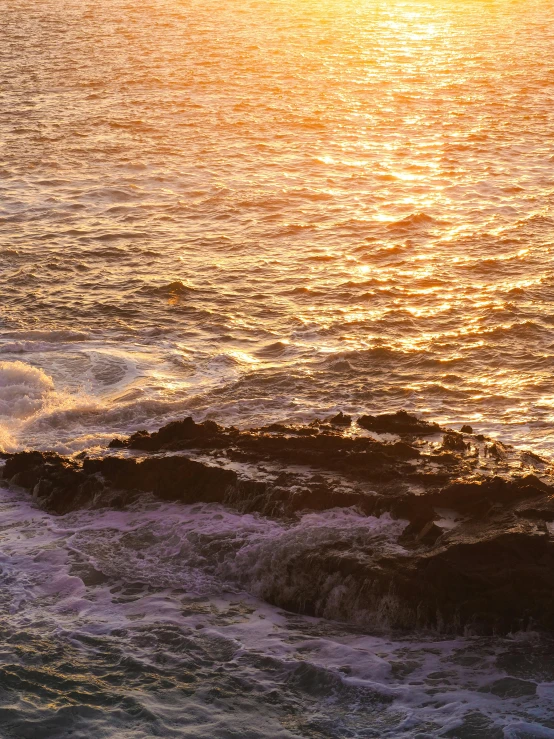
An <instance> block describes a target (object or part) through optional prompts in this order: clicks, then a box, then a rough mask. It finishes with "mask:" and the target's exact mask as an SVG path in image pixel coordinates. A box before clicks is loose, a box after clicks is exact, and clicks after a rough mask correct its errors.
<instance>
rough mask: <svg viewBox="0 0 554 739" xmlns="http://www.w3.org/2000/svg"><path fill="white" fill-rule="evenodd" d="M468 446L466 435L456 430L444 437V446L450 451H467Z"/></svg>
mask: <svg viewBox="0 0 554 739" xmlns="http://www.w3.org/2000/svg"><path fill="white" fill-rule="evenodd" d="M468 446H469V445H468V444H466V443H465V441H464V437H463V436H462V435H461V434H458V433H456V432H455V431H449V432H448V433H447V434H445V435H444V436H443V437H442V447H443V449H447V450H448V451H453V452H465V451H466V450H467V448H468Z"/></svg>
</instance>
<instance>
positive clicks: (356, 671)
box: [0, 0, 554, 739]
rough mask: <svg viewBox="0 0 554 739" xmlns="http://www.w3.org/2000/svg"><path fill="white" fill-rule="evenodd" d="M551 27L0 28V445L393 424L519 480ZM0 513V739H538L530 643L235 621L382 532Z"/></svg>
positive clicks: (132, 515) (541, 285) (548, 319)
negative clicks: (322, 562) (485, 448)
mask: <svg viewBox="0 0 554 739" xmlns="http://www.w3.org/2000/svg"><path fill="white" fill-rule="evenodd" d="M553 8H554V6H553V4H552V3H551V2H549V0H536V1H535V0H534V1H533V2H527V3H522V2H513V1H512V0H502V2H487V3H484V2H480V1H479V0H460V1H459V2H456V3H454V2H449V3H445V2H443V1H442V0H413V1H412V0H407V1H405V0H402V2H400V0H398V2H397V1H396V0H375V2H371V3H368V2H365V1H363V0H344V1H342V0H341V1H340V2H338V0H323V2H319V1H318V2H315V0H303V2H301V3H298V2H294V0H278V1H277V2H276V1H275V0H260V1H259V2H249V1H247V0H229V1H228V2H225V3H222V2H221V1H220V0H203V2H175V0H144V1H143V2H141V3H136V2H131V1H130V0H98V1H97V2H95V3H88V4H83V3H82V2H81V1H80V0H65V1H64V3H61V4H60V3H48V2H46V3H29V2H26V1H25V0H10V1H9V2H7V1H2V0H0V14H1V17H2V52H3V56H2V67H1V71H0V77H1V79H0V82H1V83H2V95H3V98H2V100H3V103H5V104H4V106H3V113H5V114H3V115H2V116H1V117H0V229H1V233H0V262H1V263H0V288H1V290H2V301H1V305H0V450H1V449H3V450H7V451H11V450H17V449H22V448H38V449H54V450H58V451H60V452H63V453H73V452H77V451H80V450H83V449H98V448H99V447H101V448H104V447H105V445H106V443H107V442H108V441H109V440H110V439H111V438H112V437H113V436H116V435H125V434H128V433H131V432H133V431H136V430H137V429H139V428H147V429H150V430H152V429H155V428H157V427H158V426H160V425H162V424H163V423H166V422H167V421H170V420H173V419H175V418H178V417H182V416H184V415H189V414H193V415H194V416H195V418H196V419H197V420H202V419H204V418H213V419H215V420H217V421H219V422H222V423H225V424H236V425H240V426H247V425H254V424H262V423H268V422H272V421H293V420H295V421H305V422H309V421H311V420H313V419H314V417H316V416H320V417H324V416H327V415H330V414H332V413H333V414H334V413H336V412H338V411H339V410H342V411H344V412H347V413H351V414H353V415H354V416H355V415H356V414H359V413H364V412H372V413H376V412H390V411H394V410H397V409H400V408H405V409H406V410H408V411H415V412H417V413H419V414H421V415H422V416H424V417H427V418H432V419H433V420H436V421H439V422H441V423H443V424H449V425H454V426H459V425H461V424H463V423H468V422H469V423H470V424H471V425H472V426H473V427H474V429H475V430H476V431H477V432H482V433H486V434H491V435H493V436H499V437H501V438H502V439H503V440H504V441H508V442H512V443H516V444H518V445H520V446H525V447H529V448H531V449H533V450H535V451H536V452H539V453H546V454H552V452H553V451H554V434H553V431H552V429H553V421H554V414H553V410H552V409H553V408H554V395H553V391H552V377H551V375H552V357H553V354H552V348H553V342H552V325H553V319H552V315H551V305H552V300H553V298H554V294H553V291H552V285H553V284H554V282H553V276H554V271H553V267H552V228H553V221H552V217H551V215H550V210H549V209H550V206H551V202H552V197H553V194H554V178H553V171H554V170H553V168H552V157H551V156H550V152H549V150H548V145H549V144H548V142H549V141H551V140H552V136H553V135H554V129H553V120H554V119H553V117H552V115H551V107H552V84H553V80H552V70H551V61H550V59H551V54H550V50H551V49H552V48H554V36H553V29H554V16H553ZM0 506H1V508H2V519H1V521H0V534H1V537H0V559H1V561H0V566H1V568H2V574H1V578H2V588H1V589H0V591H1V592H0V608H1V609H2V614H3V620H2V626H1V630H2V637H3V638H2V642H1V644H0V654H1V658H2V659H1V661H0V671H1V675H0V727H1V728H0V732H1V733H2V735H6V736H8V737H33V738H34V737H39V736H44V737H48V738H49V739H53V738H55V737H60V738H61V737H63V738H64V739H65V737H69V736H72V737H74V738H75V737H80V736H82V737H87V739H90V737H101V736H107V735H110V736H112V735H117V736H118V737H121V738H122V739H127V737H129V738H130V737H133V739H136V738H137V737H145V738H146V737H152V736H179V737H184V736H190V737H194V738H195V739H199V738H200V737H210V739H211V738H213V737H236V736H243V737H252V738H254V737H256V738H257V737H262V736H264V737H265V736H271V737H275V738H276V739H278V738H281V737H283V739H284V738H285V737H287V739H290V737H300V736H301V737H308V739H322V738H323V737H330V738H331V737H332V738H333V739H335V737H345V738H346V737H399V736H406V737H412V738H413V739H424V738H426V739H428V738H429V737H437V736H445V737H453V738H454V739H456V738H457V739H470V738H471V739H475V738H476V737H478V738H480V739H481V738H482V739H499V738H500V737H505V738H508V737H509V738H511V739H527V738H528V737H549V736H553V735H554V724H553V722H552V715H553V705H552V684H553V680H554V674H553V673H552V667H551V665H552V663H553V655H554V649H553V646H552V643H551V641H550V640H549V639H548V638H546V637H544V636H541V635H537V634H519V635H514V636H513V637H512V638H510V639H507V640H478V639H459V640H456V641H448V640H444V639H439V638H438V637H430V636H429V635H420V636H419V637H417V638H416V636H415V635H412V636H410V637H406V638H404V639H402V638H398V637H395V638H393V637H392V636H390V637H387V636H386V635H384V634H383V633H380V634H379V635H376V634H375V633H374V634H373V635H368V634H367V633H364V630H365V631H371V628H372V627H375V626H376V625H379V626H380V627H382V626H383V624H384V623H386V609H384V611H383V612H382V613H381V614H379V613H375V614H367V613H359V612H358V611H357V610H356V594H355V592H351V591H350V590H349V588H348V583H346V582H334V581H333V580H332V578H329V581H328V582H327V583H324V584H323V585H322V589H321V598H322V607H323V608H324V611H325V613H326V614H327V615H328V616H329V618H330V619H331V618H343V617H345V616H346V617H347V618H348V619H349V620H350V621H351V622H352V623H357V624H359V625H360V626H359V628H358V629H355V628H354V627H353V626H351V627H347V626H344V625H340V624H338V623H334V622H332V621H330V620H329V621H317V620H314V619H310V618H306V617H296V616H293V615H292V614H290V613H285V612H283V611H279V610H277V609H275V608H272V607H270V606H269V605H267V604H266V603H265V602H264V600H262V599H267V600H271V598H272V593H275V592H276V591H277V590H279V591H280V592H284V591H286V589H287V588H296V590H297V589H298V588H299V587H301V582H300V581H297V582H293V579H291V578H290V577H289V574H290V572H294V565H295V563H296V562H299V561H304V560H307V559H308V558H309V553H310V548H311V547H320V548H324V547H326V546H332V545H334V544H339V545H341V546H348V543H349V542H350V541H354V539H356V541H358V542H366V543H367V544H368V545H371V546H372V547H376V548H377V549H379V548H383V549H386V547H390V546H392V544H391V538H392V537H393V535H394V534H395V532H396V527H397V526H398V525H399V524H398V523H397V522H392V521H390V520H389V519H387V518H383V519H380V520H375V519H362V518H361V517H359V516H358V515H357V514H356V513H355V512H353V511H346V512H345V511H342V512H338V511H334V512H329V513H326V514H311V515H309V516H304V517H302V519H300V520H299V521H297V522H295V523H294V524H292V523H291V524H287V525H285V524H283V523H278V522H276V521H271V520H268V519H263V518H259V517H254V516H239V515H238V514H236V513H232V512H230V511H228V510H225V509H222V508H218V507H210V506H198V507H193V508H190V507H189V508H186V507H184V508H183V507H178V506H167V505H162V506H160V505H159V504H156V503H154V501H152V502H151V504H148V505H146V504H145V507H143V508H141V509H136V510H133V511H128V512H125V513H120V512H117V513H116V512H109V511H104V512H95V513H91V512H82V513H75V514H71V515H69V516H65V517H63V518H60V519H53V518H51V517H49V516H47V515H45V514H43V513H41V512H40V511H38V510H36V509H35V508H33V507H32V505H31V504H30V503H29V501H28V500H27V498H25V496H21V495H20V494H19V493H18V492H17V491H7V490H3V489H2V490H0Z"/></svg>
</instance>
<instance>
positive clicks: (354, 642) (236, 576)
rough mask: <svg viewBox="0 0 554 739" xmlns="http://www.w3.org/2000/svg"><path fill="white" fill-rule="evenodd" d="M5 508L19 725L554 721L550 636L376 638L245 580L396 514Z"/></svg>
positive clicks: (505, 724)
mask: <svg viewBox="0 0 554 739" xmlns="http://www.w3.org/2000/svg"><path fill="white" fill-rule="evenodd" d="M0 506H1V509H2V522H3V523H2V535H3V545H2V554H1V562H0V565H1V568H2V574H1V577H2V583H3V587H2V598H1V603H0V608H1V609H2V616H3V626H2V630H3V636H4V639H3V641H4V644H3V648H2V665H1V668H0V669H1V671H2V675H3V679H2V694H3V695H4V696H6V697H7V696H8V695H10V696H12V697H13V698H15V695H14V694H13V692H11V691H13V690H17V691H18V697H17V699H16V700H15V703H14V702H13V701H12V703H11V706H10V707H9V708H8V707H5V708H3V709H2V712H1V713H0V721H2V726H3V728H5V729H6V730H8V731H11V732H12V733H13V735H14V736H22V737H25V736H29V737H30V736H45V737H46V736H48V737H52V736H60V737H61V736H69V735H70V732H73V733H72V734H71V735H72V736H73V735H76V736H81V735H82V736H89V737H96V736H98V737H100V736H104V735H105V734H104V732H105V731H106V730H108V731H111V732H113V731H117V732H118V733H119V732H121V733H120V735H121V736H136V737H140V736H144V737H147V736H157V735H160V736H196V737H204V736H206V737H215V736H217V737H219V736H221V737H229V736H235V735H237V732H239V731H240V732H242V733H243V734H244V735H245V736H250V737H261V736H267V735H268V732H269V734H270V735H271V736H275V737H296V736H309V737H311V736H321V737H354V736H356V737H372V736H373V737H377V736H379V737H398V736H406V737H414V738H415V737H418V738H419V739H422V738H423V737H426V738H429V737H435V736H449V737H470V736H471V737H483V739H485V737H513V738H514V739H516V738H517V739H522V738H523V737H526V736H530V737H549V736H554V723H553V722H552V721H551V716H552V710H554V682H553V680H554V674H553V672H552V652H553V650H554V644H552V642H551V641H548V640H545V639H544V637H539V636H538V635H536V634H532V633H529V634H519V635H514V636H513V637H512V638H509V639H503V640H492V639H482V638H481V639H456V640H452V639H438V638H437V637H433V638H431V639H430V638H429V636H426V635H420V637H419V638H415V637H414V636H412V637H406V638H403V639H398V638H396V639H392V638H390V637H388V636H386V635H380V636H378V635H373V636H371V635H368V634H366V633H363V631H359V630H355V629H352V628H351V627H347V626H343V625H341V624H339V623H334V624H333V623H332V622H327V621H322V620H318V619H311V618H307V617H298V616H294V615H293V614H288V613H286V612H283V611H280V610H277V609H273V608H271V607H270V606H268V605H267V604H264V603H263V602H262V601H259V600H257V599H256V598H254V597H252V595H250V594H248V592H245V591H244V590H243V586H244V584H245V583H247V584H249V586H250V587H253V589H254V590H255V589H256V588H257V587H258V583H259V580H260V572H261V571H262V570H264V571H265V575H264V577H266V578H274V577H275V573H274V565H275V566H280V563H281V562H282V560H283V551H284V550H286V549H287V548H301V547H302V546H304V545H305V544H303V543H302V539H303V540H304V541H306V540H310V539H311V540H312V543H314V541H315V542H317V541H321V540H322V539H323V540H325V539H329V538H330V537H331V538H333V537H334V538H335V540H340V539H341V538H342V539H343V540H344V537H348V536H360V534H361V532H364V533H365V536H367V537H368V541H370V540H371V541H372V542H373V543H374V545H375V543H376V542H379V539H380V536H382V534H383V532H384V530H385V529H386V528H387V527H389V526H391V525H397V524H393V523H392V522H390V521H388V520H384V521H379V520H375V519H366V518H363V517H360V516H359V515H357V514H355V513H353V512H349V511H329V512H327V513H325V514H309V515H308V516H306V517H305V520H304V521H303V522H300V523H298V524H291V525H290V527H288V528H287V527H284V526H283V524H279V523H277V522H275V521H270V520H267V519H263V518H261V517H257V516H239V515H238V514H235V513H232V512H229V511H227V510H225V509H224V508H222V507H221V506H216V505H198V506H178V505H169V504H163V505H159V504H154V503H152V505H150V506H146V507H144V508H142V509H139V508H137V509H135V510H132V511H127V512H113V511H104V512H102V511H96V512H90V511H89V512H77V513H72V514H68V515H66V516H63V517H60V518H52V517H50V516H48V515H47V514H44V513H42V512H40V511H39V510H37V509H35V508H33V507H32V505H31V504H30V503H29V502H28V501H27V500H26V499H25V498H23V497H22V496H21V495H20V494H19V493H17V492H16V491H12V492H10V491H7V490H5V489H4V490H2V491H1V499H0ZM301 530H302V532H303V533H302V537H300V536H297V534H298V533H299V532H300V531H301ZM381 541H382V545H383V546H386V543H385V540H384V539H382V540H381ZM272 547H273V548H274V555H273V562H272V561H271V557H269V555H268V552H269V550H270V549H271V548H272ZM256 552H258V553H259V555H260V556H259V557H256V556H255V553H256ZM264 552H265V554H264ZM256 559H259V562H258V564H257V566H256V568H255V570H254V572H252V563H253V562H254V561H255V560H256ZM230 562H232V563H233V564H232V565H231V566H229V563H230ZM523 655H526V656H525V658H522V657H523ZM231 716H232V719H231ZM262 716H263V722H262V720H261V719H262ZM8 735H11V734H8Z"/></svg>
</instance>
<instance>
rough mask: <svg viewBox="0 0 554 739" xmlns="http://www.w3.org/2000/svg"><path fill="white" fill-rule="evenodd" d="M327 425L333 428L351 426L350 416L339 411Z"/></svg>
mask: <svg viewBox="0 0 554 739" xmlns="http://www.w3.org/2000/svg"><path fill="white" fill-rule="evenodd" d="M329 423H330V424H331V425H333V426H351V425H352V416H347V415H346V414H345V413H343V412H342V411H339V413H337V415H336V416H333V417H332V418H330V419H329Z"/></svg>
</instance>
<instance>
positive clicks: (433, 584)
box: [2, 412, 554, 633]
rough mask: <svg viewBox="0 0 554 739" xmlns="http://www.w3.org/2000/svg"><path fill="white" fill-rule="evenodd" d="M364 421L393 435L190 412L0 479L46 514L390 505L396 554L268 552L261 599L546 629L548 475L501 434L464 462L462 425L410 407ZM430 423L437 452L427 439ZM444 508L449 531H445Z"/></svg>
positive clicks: (358, 547) (553, 512)
mask: <svg viewBox="0 0 554 739" xmlns="http://www.w3.org/2000/svg"><path fill="white" fill-rule="evenodd" d="M362 418H364V417H362ZM365 418H366V419H367V418H369V419H371V420H370V421H368V422H367V426H370V427H371V428H372V429H379V430H380V431H383V432H384V431H386V432H391V431H392V429H394V433H398V434H400V435H401V436H402V440H401V441H397V442H395V443H390V442H384V441H376V440H374V439H371V438H368V437H366V436H358V437H356V436H355V435H353V434H352V432H351V430H350V429H349V430H348V433H345V430H344V429H345V426H346V424H344V425H341V424H337V425H333V424H331V423H328V424H325V425H322V424H321V423H320V424H312V425H309V426H301V425H294V424H293V425H284V424H272V425H270V426H265V427H262V428H258V429H249V430H245V431H241V430H238V429H236V428H234V427H230V428H225V427H222V426H220V425H218V424H217V423H214V422H213V421H205V422H203V423H196V422H195V421H194V420H193V419H192V418H190V417H189V418H185V419H182V420H178V421H175V422H172V423H170V424H167V425H166V426H164V427H162V428H161V429H159V431H157V432H154V433H149V432H147V431H144V430H142V431H137V432H136V433H135V434H133V435H132V436H130V437H129V438H128V439H118V440H116V443H114V442H112V443H111V445H110V448H112V449H117V450H118V454H117V456H116V455H115V454H113V455H110V454H107V455H106V456H102V457H99V458H87V457H86V456H85V457H81V455H78V456H77V457H75V458H71V459H70V458H65V457H62V456H59V455H57V454H53V453H44V452H22V453H19V454H14V455H10V456H8V458H7V459H6V462H5V465H4V467H3V468H2V476H3V478H4V479H5V480H6V481H9V482H11V483H13V484H16V485H19V486H21V487H23V488H25V489H26V490H28V491H29V492H30V493H31V494H32V495H33V496H34V498H35V499H36V500H37V502H38V503H39V504H40V505H41V506H42V507H43V508H44V509H45V510H47V511H50V512H52V513H56V514H63V513H66V512H68V511H71V510H74V509H77V508H85V507H87V508H94V507H101V506H110V507H113V508H121V507H125V506H127V505H129V504H131V503H134V502H136V501H137V500H140V498H141V497H144V496H145V495H149V496H151V495H154V496H157V497H159V498H160V499H163V500H172V501H178V502H182V503H196V502H208V503H214V502H215V503H222V504H225V505H228V506H231V507H233V508H235V509H237V510H238V511H241V512H245V513H246V512H247V513H260V514H263V515H266V516H273V517H285V518H289V517H290V518H293V517H297V516H299V515H301V514H302V513H304V512H307V511H324V510H328V509H332V508H355V509H356V511H357V512H358V514H365V515H373V516H381V515H382V514H384V513H387V514H389V515H390V516H392V517H393V518H398V519H402V520H403V521H406V524H405V525H399V527H398V531H401V532H402V533H401V534H396V536H398V540H396V541H394V542H391V548H389V549H383V548H382V547H381V548H380V547H379V546H377V547H374V546H373V545H371V546H370V545H369V544H368V543H367V539H364V537H363V536H360V535H358V534H355V533H353V534H352V536H348V535H345V536H344V537H342V538H340V539H337V540H334V541H329V542H327V543H325V544H323V543H322V542H321V541H319V540H316V541H314V542H313V543H311V542H310V541H309V540H307V541H306V542H302V546H300V547H299V548H298V549H295V548H288V549H286V550H283V552H282V554H281V555H280V556H275V557H274V558H273V559H272V564H271V567H272V570H271V572H270V573H268V576H267V577H264V578H261V580H260V583H261V584H260V595H261V596H262V597H265V598H266V599H267V600H268V601H270V602H271V603H274V604H276V605H279V606H281V607H283V608H287V609H290V610H293V611H298V612H302V613H307V614H312V615H317V616H325V617H328V618H334V619H339V620H346V621H355V622H359V623H364V624H366V625H376V624H377V625H379V624H383V625H387V626H389V627H390V626H392V627H395V628H400V629H413V628H414V627H418V628H419V627H424V628H433V629H438V630H441V631H452V632H459V631H463V630H465V629H469V630H474V631H475V632H479V633H496V632H499V633H506V632H508V631H510V630H513V629H520V628H528V627H531V628H544V629H550V630H554V596H553V595H552V593H554V545H553V541H552V537H551V536H550V533H549V528H548V526H547V523H549V522H551V521H554V488H553V487H552V484H551V483H552V477H551V475H550V473H549V472H548V470H547V469H545V470H543V471H542V472H541V473H539V472H537V474H527V475H523V474H522V473H521V470H522V469H524V467H522V465H523V463H524V461H525V459H524V457H523V454H524V453H520V452H518V451H517V450H514V449H512V448H511V447H508V446H504V445H501V444H500V442H494V444H495V445H497V446H498V448H499V450H500V452H501V454H502V465H499V464H498V460H497V458H496V457H495V456H490V455H489V456H487V457H482V456H481V457H476V456H473V455H471V454H469V453H468V450H467V445H466V442H465V441H464V438H463V436H462V434H460V433H457V432H453V431H451V430H446V429H440V427H438V426H437V425H436V424H430V423H427V422H424V421H420V420H419V419H417V418H415V417H414V416H410V415H409V414H407V413H405V412H400V413H396V414H385V415H384V416H375V417H370V416H366V417H365ZM408 429H409V431H408ZM437 429H438V430H439V431H440V433H442V434H443V442H442V445H441V447H440V448H439V449H437V448H436V441H435V440H434V439H431V440H427V439H426V438H425V436H426V435H429V434H433V435H434V434H435V433H436V432H437ZM473 438H474V439H475V437H473ZM475 443H476V442H475ZM475 443H473V441H472V448H473V446H475ZM125 449H129V450H131V451H132V452H133V456H130V455H128V454H127V452H126V451H125ZM168 452H170V453H168ZM238 463H240V465H239V464H238ZM237 470H240V473H239V472H237ZM500 472H501V473H502V474H499V473H500ZM539 474H540V476H539ZM445 511H446V513H445ZM445 516H446V518H447V519H448V521H450V522H451V525H450V524H448V526H446V527H445V528H443V527H442V524H441V525H439V524H440V519H443V518H444V517H445Z"/></svg>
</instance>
